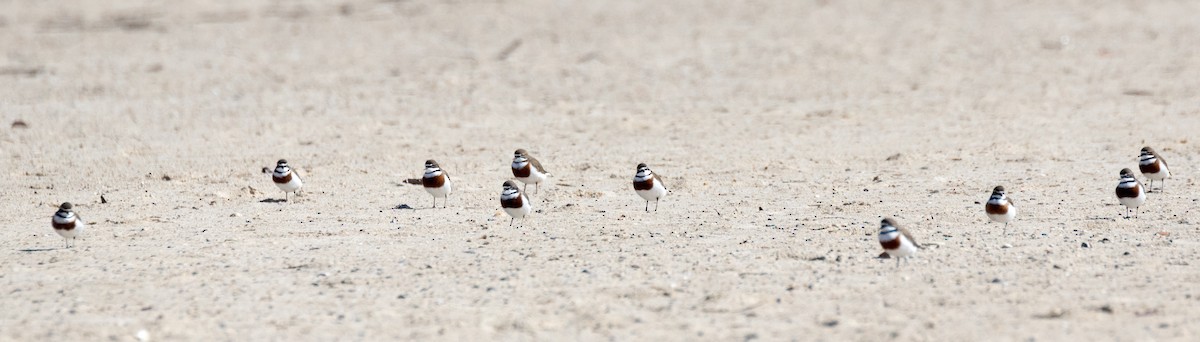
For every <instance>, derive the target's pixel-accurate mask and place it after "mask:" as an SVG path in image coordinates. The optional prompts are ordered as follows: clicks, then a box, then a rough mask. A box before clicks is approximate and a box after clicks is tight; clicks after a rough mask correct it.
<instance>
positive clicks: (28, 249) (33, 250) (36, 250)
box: [18, 248, 63, 253]
mask: <svg viewBox="0 0 1200 342" xmlns="http://www.w3.org/2000/svg"><path fill="white" fill-rule="evenodd" d="M60 249H63V248H26V249H18V251H21V252H25V253H31V252H48V251H57V250H60Z"/></svg>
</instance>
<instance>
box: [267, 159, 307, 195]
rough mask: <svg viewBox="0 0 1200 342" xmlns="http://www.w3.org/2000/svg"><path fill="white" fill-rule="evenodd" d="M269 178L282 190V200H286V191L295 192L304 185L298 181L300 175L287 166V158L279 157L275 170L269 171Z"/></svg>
mask: <svg viewBox="0 0 1200 342" xmlns="http://www.w3.org/2000/svg"><path fill="white" fill-rule="evenodd" d="M271 180H272V181H274V182H275V185H276V186H279V190H283V200H284V201H285V202H286V201H287V200H288V193H291V192H297V191H299V190H300V187H301V186H303V185H304V183H303V182H301V181H300V175H299V174H296V172H293V171H292V168H291V167H290V166H288V162H287V160H283V159H280V160H279V163H276V164H275V172H273V173H271Z"/></svg>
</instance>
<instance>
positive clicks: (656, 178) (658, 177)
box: [654, 173, 667, 189]
mask: <svg viewBox="0 0 1200 342" xmlns="http://www.w3.org/2000/svg"><path fill="white" fill-rule="evenodd" d="M654 181H655V182H658V185H662V187H663V189H666V188H667V183H666V182H664V181H663V176H662V175H660V174H657V173H655V174H654Z"/></svg>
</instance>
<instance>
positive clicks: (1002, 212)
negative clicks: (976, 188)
mask: <svg viewBox="0 0 1200 342" xmlns="http://www.w3.org/2000/svg"><path fill="white" fill-rule="evenodd" d="M983 211H984V212H987V216H988V218H989V219H992V221H994V222H1000V223H1003V224H1004V234H1005V235H1008V222H1010V221H1012V220H1013V219H1014V218H1016V217H1017V204H1016V203H1014V202H1013V200H1012V198H1009V197H1008V196H1007V195H1005V192H1004V187H1003V186H996V188H994V189H992V197H989V198H988V201H987V204H986V205H984V206H983Z"/></svg>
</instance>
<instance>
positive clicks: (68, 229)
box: [50, 202, 87, 248]
mask: <svg viewBox="0 0 1200 342" xmlns="http://www.w3.org/2000/svg"><path fill="white" fill-rule="evenodd" d="M50 226H52V227H54V232H55V233H58V235H60V236H62V237H63V246H64V248H71V242H73V241H75V238H77V237H79V236H80V235H83V228H84V227H86V226H87V224H84V223H83V220H82V219H80V218H79V216H76V215H75V212H74V211H72V210H71V203H69V202H63V204H62V205H60V206H58V211H57V212H55V213H54V217H52V218H51V219H50Z"/></svg>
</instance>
